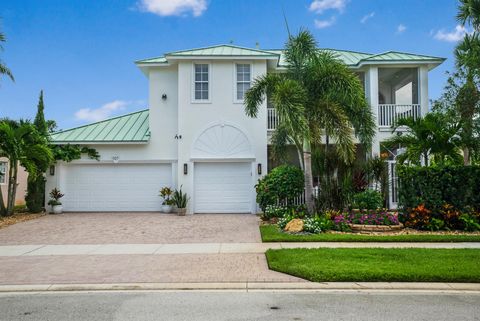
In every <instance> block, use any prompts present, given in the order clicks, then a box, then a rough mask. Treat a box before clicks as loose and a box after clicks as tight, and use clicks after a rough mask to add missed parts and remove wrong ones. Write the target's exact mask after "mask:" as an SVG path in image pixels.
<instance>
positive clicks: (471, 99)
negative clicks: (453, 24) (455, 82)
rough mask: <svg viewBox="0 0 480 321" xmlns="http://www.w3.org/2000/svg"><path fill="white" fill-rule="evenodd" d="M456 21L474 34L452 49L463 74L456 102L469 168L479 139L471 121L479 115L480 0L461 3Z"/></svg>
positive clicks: (464, 155)
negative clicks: (470, 29)
mask: <svg viewBox="0 0 480 321" xmlns="http://www.w3.org/2000/svg"><path fill="white" fill-rule="evenodd" d="M457 20H458V21H459V22H460V23H461V24H462V25H468V24H470V25H471V26H472V27H473V29H474V32H473V33H472V34H466V35H465V37H464V38H463V40H462V41H461V42H460V43H459V44H458V45H457V47H456V48H455V57H456V66H457V68H458V69H459V70H462V69H463V70H464V74H465V76H466V77H465V83H464V84H463V86H462V87H461V88H460V90H459V92H458V95H457V99H456V102H455V105H456V109H457V111H458V113H459V115H460V119H461V125H462V133H461V134H462V137H463V138H464V139H463V140H464V143H465V144H464V146H463V148H462V149H463V159H464V161H463V163H464V165H470V163H471V155H472V151H473V150H474V149H475V145H476V140H478V137H475V135H474V129H473V128H474V119H475V117H478V114H479V113H480V90H479V88H478V86H477V83H476V82H475V78H477V79H478V77H480V35H479V32H480V0H460V5H459V7H458V13H457Z"/></svg>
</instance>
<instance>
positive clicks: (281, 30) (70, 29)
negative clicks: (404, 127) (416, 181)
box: [0, 0, 464, 128]
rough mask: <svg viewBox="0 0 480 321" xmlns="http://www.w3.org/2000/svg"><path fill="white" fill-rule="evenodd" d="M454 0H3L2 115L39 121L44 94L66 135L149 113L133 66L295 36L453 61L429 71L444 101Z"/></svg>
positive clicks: (457, 33)
mask: <svg viewBox="0 0 480 321" xmlns="http://www.w3.org/2000/svg"><path fill="white" fill-rule="evenodd" d="M456 5H457V2H456V1H455V0H421V1H419V0H402V1H393V0H262V1H259V0H242V1H238V0H102V1H98V0H68V1H67V0H36V1H33V0H31V1H30V0H2V4H1V6H0V17H1V19H2V20H1V26H2V30H3V32H4V33H5V34H6V36H7V43H6V44H5V46H4V47H5V50H4V52H0V59H2V60H3V61H4V63H5V64H7V65H8V66H9V67H10V69H11V70H12V72H13V73H14V75H15V78H16V82H15V83H12V82H11V81H9V80H8V79H6V78H2V79H1V80H0V117H4V116H7V117H11V118H30V119H33V117H34V115H35V110H36V104H37V101H38V94H39V92H40V90H41V89H43V90H44V92H45V105H46V116H47V118H48V119H55V120H56V121H57V122H58V124H59V127H60V128H69V127H74V126H78V125H81V124H84V123H88V122H91V121H93V120H98V119H101V118H105V117H109V116H114V115H117V114H123V113H127V112H131V111H136V110H139V109H143V108H145V107H147V103H146V102H147V100H148V86H147V79H146V78H145V76H144V75H143V74H142V73H141V72H140V70H139V69H137V68H136V67H135V65H134V64H133V61H135V60H138V59H142V58H148V57H155V56H159V55H162V54H163V53H165V52H169V51H174V50H181V49H188V48H194V47H202V46H208V45H213V44H220V43H229V42H230V41H233V43H234V44H236V45H239V46H246V47H254V46H255V43H256V42H258V43H259V44H260V47H261V48H281V47H282V46H283V44H284V42H285V40H286V30H285V24H284V20H283V15H282V7H283V8H284V10H285V12H286V15H287V18H288V22H289V26H290V29H291V30H292V31H296V30H298V29H299V28H300V27H304V28H308V29H309V30H311V31H312V32H313V33H314V35H315V37H316V38H317V40H318V43H319V46H320V47H326V48H336V49H348V50H355V51H363V52H371V53H380V52H384V51H388V50H397V51H406V52H413V53H419V54H427V55H434V56H441V57H445V58H448V60H447V61H446V62H445V63H444V64H443V65H442V66H440V67H438V68H437V69H435V70H433V71H432V72H431V73H430V83H429V86H430V97H431V98H436V97H438V96H439V94H440V92H441V90H442V88H443V85H444V83H445V80H446V77H445V71H447V70H451V69H452V68H453V55H452V52H453V48H454V46H455V44H456V41H457V40H458V39H459V38H460V37H461V36H462V35H463V33H464V30H463V29H461V28H460V27H457V23H456V21H455V13H456Z"/></svg>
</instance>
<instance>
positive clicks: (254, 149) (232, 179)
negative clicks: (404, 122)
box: [47, 45, 444, 213]
mask: <svg viewBox="0 0 480 321" xmlns="http://www.w3.org/2000/svg"><path fill="white" fill-rule="evenodd" d="M325 50H330V51H333V52H334V53H335V54H336V55H337V56H338V59H341V60H343V61H344V62H345V63H346V64H347V65H348V66H350V67H351V69H352V70H353V71H355V72H356V73H357V74H358V76H359V77H360V79H361V80H362V82H363V83H364V86H365V94H366V97H367V98H368V101H369V103H370V105H371V108H372V110H373V112H374V114H375V116H376V118H377V123H378V131H377V135H376V139H375V142H374V147H373V153H375V154H378V153H379V152H380V142H381V141H382V140H385V139H386V138H388V137H389V136H390V135H391V129H390V126H391V125H392V123H393V121H394V120H395V119H396V118H397V117H404V116H406V115H412V116H414V117H421V115H423V114H425V113H426V112H427V111H428V72H429V70H431V69H432V68H435V67H436V66H438V65H439V64H441V63H442V62H443V60H444V59H442V58H438V57H432V56H424V55H415V54H408V53H400V52H386V53H382V54H368V53H359V52H352V51H341V50H331V49H325ZM136 65H137V67H138V68H139V69H140V70H141V72H143V74H144V75H145V76H146V77H147V78H148V82H149V104H148V106H149V108H148V109H146V110H141V111H138V112H135V113H131V114H128V115H124V116H119V117H115V118H112V119H107V120H104V121H101V122H98V123H94V124H90V125H86V126H81V127H78V128H73V129H69V130H65V131H61V132H58V133H56V134H54V135H53V136H52V140H53V142H54V143H56V144H83V145H88V146H90V147H93V148H95V149H97V151H98V152H99V153H100V156H101V159H100V161H95V160H90V159H86V158H85V159H81V160H77V161H74V162H71V163H68V164H66V163H61V162H60V163H57V164H56V166H55V168H53V169H51V170H50V172H49V173H47V191H48V190H50V189H52V188H53V187H58V188H59V189H60V190H61V191H62V192H64V193H65V197H64V198H63V200H62V201H63V205H64V210H65V211H157V210H159V208H160V205H161V202H162V200H161V199H160V197H159V196H158V191H159V190H160V188H161V187H163V186H171V187H180V186H182V187H183V190H184V191H185V192H186V193H187V194H188V195H189V197H190V201H189V205H188V210H187V212H188V213H256V212H257V205H256V202H255V190H254V185H255V183H256V182H257V180H258V179H259V178H260V177H262V176H263V175H265V174H266V173H267V171H268V170H269V167H271V166H272V163H271V162H270V161H269V152H268V145H269V136H270V133H271V132H272V130H273V129H275V125H276V116H275V110H274V109H271V108H269V107H268V106H267V102H264V104H263V106H262V108H261V109H260V112H259V114H258V117H257V118H254V119H252V118H249V117H247V116H246V115H245V112H244V106H243V95H244V93H245V91H246V90H247V89H248V88H249V87H250V85H251V83H252V81H253V80H254V79H255V78H256V77H257V76H260V75H263V74H265V73H270V72H281V71H282V69H284V68H285V62H284V59H283V56H282V51H281V50H260V49H250V48H242V47H237V46H233V45H218V46H213V47H207V48H200V49H192V50H185V51H177V52H171V53H167V54H165V55H164V56H161V57H158V58H153V59H145V60H140V61H137V62H136ZM293 154H294V153H293Z"/></svg>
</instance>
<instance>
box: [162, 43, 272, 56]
mask: <svg viewBox="0 0 480 321" xmlns="http://www.w3.org/2000/svg"><path fill="white" fill-rule="evenodd" d="M218 47H230V48H235V49H242V50H249V51H255V52H258V53H263V54H273V55H277V54H274V53H272V52H268V51H266V50H263V49H257V48H248V47H242V46H237V45H232V44H219V45H212V46H206V47H199V48H192V49H185V50H179V51H171V52H168V53H166V54H165V55H164V56H168V55H179V54H181V53H185V52H189V51H196V50H205V49H213V48H218Z"/></svg>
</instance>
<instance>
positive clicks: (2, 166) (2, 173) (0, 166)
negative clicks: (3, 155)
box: [0, 162, 7, 184]
mask: <svg viewBox="0 0 480 321" xmlns="http://www.w3.org/2000/svg"><path fill="white" fill-rule="evenodd" d="M6 174H7V163H6V162H0V184H5V183H6V181H7V178H6Z"/></svg>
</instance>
